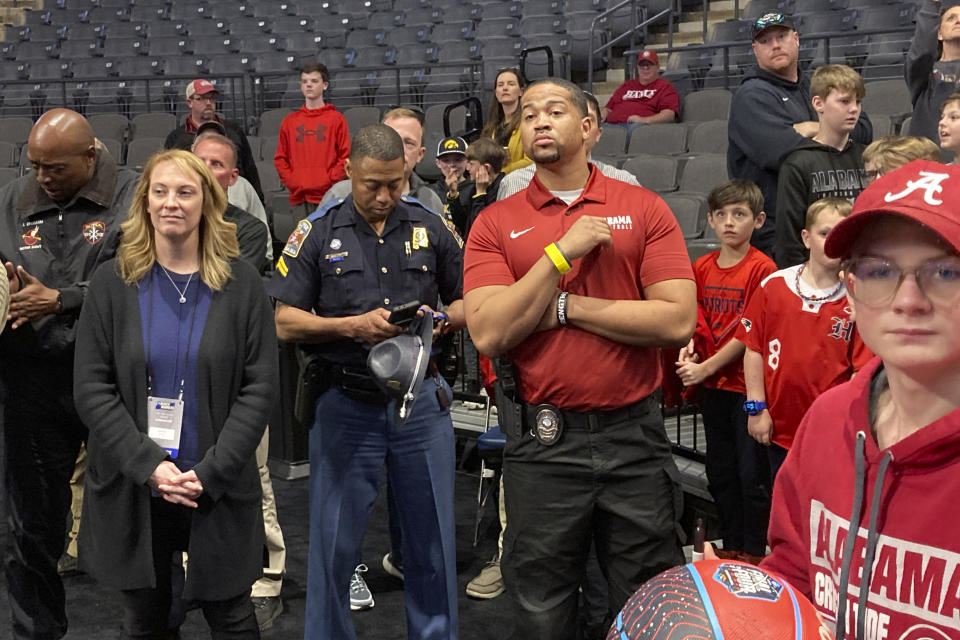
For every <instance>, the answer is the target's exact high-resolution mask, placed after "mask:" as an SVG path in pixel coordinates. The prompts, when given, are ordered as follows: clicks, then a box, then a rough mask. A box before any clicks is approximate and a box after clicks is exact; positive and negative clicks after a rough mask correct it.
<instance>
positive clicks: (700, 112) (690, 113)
mask: <svg viewBox="0 0 960 640" xmlns="http://www.w3.org/2000/svg"><path fill="white" fill-rule="evenodd" d="M732 101H733V93H732V92H730V91H728V90H727V89H703V90H701V91H693V92H691V93H689V94H687V95H686V97H685V98H684V99H683V103H682V104H681V110H680V113H681V115H682V120H683V121H684V122H704V121H707V120H727V119H728V118H729V117H730V103H731V102H732Z"/></svg>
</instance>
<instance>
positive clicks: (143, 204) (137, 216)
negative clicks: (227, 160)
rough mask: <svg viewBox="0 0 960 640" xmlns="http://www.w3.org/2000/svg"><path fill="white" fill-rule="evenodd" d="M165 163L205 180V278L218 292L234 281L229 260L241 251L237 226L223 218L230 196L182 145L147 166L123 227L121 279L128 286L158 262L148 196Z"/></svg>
mask: <svg viewBox="0 0 960 640" xmlns="http://www.w3.org/2000/svg"><path fill="white" fill-rule="evenodd" d="M164 162H172V163H173V164H174V165H176V167H177V168H178V169H180V170H181V171H183V172H184V173H188V174H189V173H193V174H195V175H196V176H197V177H199V178H200V187H201V190H202V192H203V207H202V209H201V216H200V246H199V253H200V256H199V262H200V279H201V280H203V282H204V284H206V285H207V286H208V287H210V288H211V289H213V290H214V291H219V290H220V289H222V288H223V287H224V285H226V284H227V281H228V280H229V279H230V273H231V270H230V259H231V258H235V257H237V256H238V255H240V248H239V246H238V245H237V225H235V224H233V223H232V222H227V221H226V220H224V218H223V214H224V212H225V211H226V210H227V196H226V194H225V193H224V191H223V189H222V188H220V184H219V183H218V182H217V181H216V179H214V177H213V174H212V173H210V170H209V169H207V165H206V164H204V162H203V160H201V159H200V158H198V157H197V156H195V155H193V154H192V153H190V152H189V151H183V150H180V149H169V150H167V151H160V152H158V153H155V154H154V155H153V156H151V157H150V159H149V160H148V161H147V164H146V166H145V167H144V168H143V175H141V176H140V181H139V182H138V183H137V188H136V191H135V192H134V194H133V202H131V203H130V211H129V214H128V215H127V219H126V220H125V221H124V222H123V224H122V225H120V229H121V231H122V232H123V235H122V239H121V241H120V248H119V249H118V251H117V266H118V268H119V271H120V277H122V278H123V281H124V282H126V283H127V284H137V283H139V282H140V281H141V280H143V278H144V276H145V275H147V272H149V271H150V269H151V268H152V267H153V263H154V262H156V260H157V246H156V238H155V236H154V234H155V230H154V228H153V222H152V221H151V220H150V212H149V211H148V209H147V202H148V200H147V199H148V196H149V192H150V176H151V175H152V174H153V171H154V169H156V168H157V166H159V165H160V164H162V163H164Z"/></svg>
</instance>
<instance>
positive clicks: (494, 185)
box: [444, 173, 505, 240]
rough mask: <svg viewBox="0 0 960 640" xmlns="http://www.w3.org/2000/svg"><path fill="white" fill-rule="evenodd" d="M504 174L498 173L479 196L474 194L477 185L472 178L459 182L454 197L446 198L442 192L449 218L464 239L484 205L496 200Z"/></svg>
mask: <svg viewBox="0 0 960 640" xmlns="http://www.w3.org/2000/svg"><path fill="white" fill-rule="evenodd" d="M504 175H505V174H503V173H498V174H497V177H496V178H494V179H493V182H491V183H490V184H489V185H488V186H487V190H486V192H485V193H484V194H483V195H481V196H478V195H476V193H477V185H476V183H475V182H474V181H473V180H469V181H467V182H464V183H461V185H460V192H459V193H458V194H457V197H456V198H448V197H446V194H444V200H446V202H447V206H448V207H449V208H450V219H451V220H452V221H453V224H454V225H455V226H456V227H457V231H458V232H459V233H460V235H461V236H463V239H464V240H466V238H467V235H468V234H469V233H470V227H471V226H473V221H474V220H476V219H477V216H478V215H480V212H481V211H483V209H484V207H486V206H487V205H488V204H493V203H494V202H496V201H497V192H498V191H500V183H501V182H502V181H503V177H504Z"/></svg>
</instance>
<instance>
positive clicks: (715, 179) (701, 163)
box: [680, 153, 728, 195]
mask: <svg viewBox="0 0 960 640" xmlns="http://www.w3.org/2000/svg"><path fill="white" fill-rule="evenodd" d="M727 179H728V176H727V156H726V154H720V153H705V154H702V155H699V156H694V157H692V158H690V159H689V160H687V163H686V164H685V165H684V167H683V174H682V175H681V176H680V191H682V192H689V193H699V194H702V195H707V194H708V193H710V190H711V189H713V188H714V187H715V186H717V185H718V184H720V183H722V182H726V181H727Z"/></svg>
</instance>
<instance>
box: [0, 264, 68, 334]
mask: <svg viewBox="0 0 960 640" xmlns="http://www.w3.org/2000/svg"><path fill="white" fill-rule="evenodd" d="M4 267H5V268H6V272H7V285H8V286H9V287H10V310H9V311H8V312H7V317H6V318H4V321H5V322H10V323H11V324H10V328H11V329H17V328H19V327H20V326H22V325H23V324H25V323H27V322H33V321H34V320H39V319H40V318H42V317H43V316H47V315H51V314H54V313H56V312H57V311H58V310H59V304H58V302H57V295H58V293H57V290H56V289H49V288H47V287H46V286H44V284H43V283H42V282H40V280H38V279H37V278H35V277H34V276H32V275H30V274H29V273H28V272H27V270H26V269H24V268H23V267H21V266H17V267H14V265H13V263H12V262H7V263H5V264H4Z"/></svg>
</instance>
